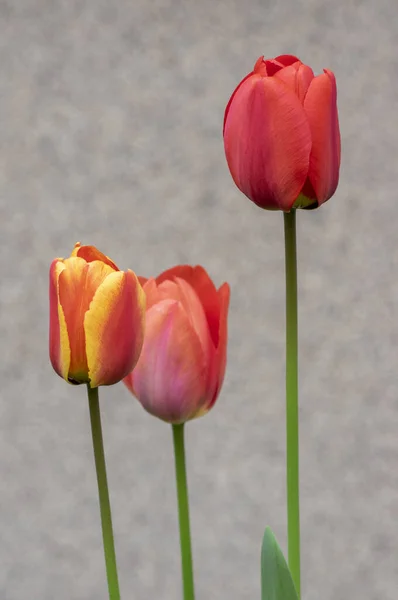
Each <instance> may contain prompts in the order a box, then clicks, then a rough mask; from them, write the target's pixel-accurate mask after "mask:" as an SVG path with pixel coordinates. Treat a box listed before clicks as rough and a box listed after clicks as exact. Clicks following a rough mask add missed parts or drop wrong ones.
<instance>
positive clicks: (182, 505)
mask: <svg viewBox="0 0 398 600" xmlns="http://www.w3.org/2000/svg"><path fill="white" fill-rule="evenodd" d="M173 442H174V459H175V469H176V484H177V500H178V518H179V523H180V545H181V564H182V582H183V590H184V600H195V590H194V584H193V567H192V549H191V531H190V525H189V502H188V486H187V470H186V466H185V443H184V423H181V424H180V425H173Z"/></svg>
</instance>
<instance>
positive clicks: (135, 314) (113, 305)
mask: <svg viewBox="0 0 398 600" xmlns="http://www.w3.org/2000/svg"><path fill="white" fill-rule="evenodd" d="M144 318H145V294H144V291H143V289H142V287H141V285H140V283H139V281H138V279H137V277H136V275H135V273H133V271H126V272H123V271H117V272H115V271H113V272H111V273H110V274H109V275H108V276H107V277H106V278H105V279H104V281H103V282H102V283H101V284H100V286H99V287H98V289H97V291H96V292H95V295H94V298H93V300H92V302H91V304H90V308H89V310H88V311H87V313H86V315H85V318H84V331H85V337H86V354H87V364H88V373H89V378H90V385H91V386H92V387H97V386H99V385H112V384H114V383H117V382H118V381H120V380H121V379H123V377H125V376H126V375H128V373H130V371H132V369H133V368H134V367H135V365H136V363H137V361H138V358H139V356H140V352H141V348H142V343H143V338H144Z"/></svg>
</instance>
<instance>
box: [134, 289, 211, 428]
mask: <svg viewBox="0 0 398 600" xmlns="http://www.w3.org/2000/svg"><path fill="white" fill-rule="evenodd" d="M125 383H126V385H127V386H128V387H129V389H130V390H134V393H135V394H136V396H137V398H138V399H139V401H140V402H141V404H142V405H143V407H144V408H145V409H146V410H147V411H148V412H149V413H151V414H153V415H155V416H156V417H159V418H160V419H163V420H164V421H167V422H169V423H183V422H185V421H187V420H188V419H190V418H192V417H193V416H194V415H195V414H196V412H198V410H199V409H200V406H201V403H202V402H203V401H204V400H205V396H206V367H205V360H204V355H203V350H202V346H201V343H200V341H199V338H198V336H197V334H196V332H195V331H194V330H193V328H192V327H191V324H190V322H189V319H188V316H187V314H186V312H185V310H184V308H183V307H182V305H181V303H180V302H175V301H174V300H164V301H162V302H159V303H157V304H155V305H154V306H152V308H150V309H149V310H148V311H147V315H146V333H145V340H144V346H143V348H142V353H141V356H140V359H139V361H138V363H137V366H136V368H135V369H134V371H133V373H132V374H131V375H130V376H129V377H128V378H127V380H125Z"/></svg>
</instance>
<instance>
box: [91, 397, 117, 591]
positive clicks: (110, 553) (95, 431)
mask: <svg viewBox="0 0 398 600" xmlns="http://www.w3.org/2000/svg"><path fill="white" fill-rule="evenodd" d="M87 393H88V403H89V408H90V421H91V433H92V438H93V448H94V459H95V468H96V471H97V482H98V496H99V504H100V512H101V524H102V539H103V544H104V554H105V565H106V575H107V579H108V590H109V600H120V592H119V581H118V574H117V565H116V552H115V543H114V540H113V528H112V515H111V505H110V501H109V492H108V481H107V476H106V465H105V454H104V443H103V439H102V427H101V414H100V407H99V400H98V388H91V387H90V386H89V385H88V386H87Z"/></svg>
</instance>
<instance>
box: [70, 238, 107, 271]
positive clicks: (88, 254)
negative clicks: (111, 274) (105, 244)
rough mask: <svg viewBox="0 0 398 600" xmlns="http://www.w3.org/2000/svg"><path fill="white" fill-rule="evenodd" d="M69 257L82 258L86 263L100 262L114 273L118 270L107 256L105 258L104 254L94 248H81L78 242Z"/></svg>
mask: <svg viewBox="0 0 398 600" xmlns="http://www.w3.org/2000/svg"><path fill="white" fill-rule="evenodd" d="M71 256H79V257H80V258H84V260H85V261H86V262H93V261H94V260H100V261H101V262H103V263H105V264H106V265H109V266H110V267H112V269H114V270H115V271H118V270H119V269H118V268H117V266H116V265H115V263H114V262H113V261H112V260H111V259H110V258H109V256H106V255H105V254H103V253H102V252H100V251H99V250H98V249H97V248H96V247H95V246H81V245H80V242H77V244H75V247H74V249H73V251H72V254H71Z"/></svg>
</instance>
